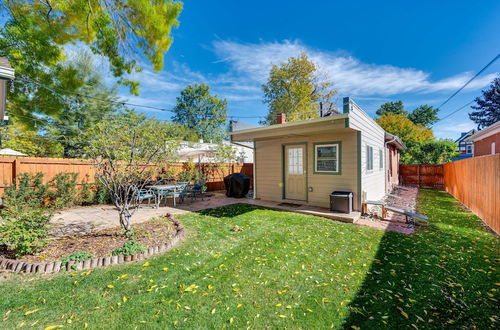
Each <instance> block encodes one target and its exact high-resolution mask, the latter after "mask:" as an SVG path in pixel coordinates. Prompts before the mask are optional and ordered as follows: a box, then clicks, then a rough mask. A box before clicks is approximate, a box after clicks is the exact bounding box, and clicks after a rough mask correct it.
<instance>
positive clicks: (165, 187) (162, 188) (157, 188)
mask: <svg viewBox="0 0 500 330" xmlns="http://www.w3.org/2000/svg"><path fill="white" fill-rule="evenodd" d="M146 188H148V189H151V190H152V191H153V192H154V193H155V194H156V195H157V196H158V198H157V204H156V206H157V207H160V197H161V194H162V192H168V191H172V192H174V193H175V192H177V190H178V189H182V185H178V184H159V185H152V186H146ZM173 197H174V206H175V204H176V203H175V194H174V196H173Z"/></svg>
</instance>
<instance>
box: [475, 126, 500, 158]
mask: <svg viewBox="0 0 500 330" xmlns="http://www.w3.org/2000/svg"><path fill="white" fill-rule="evenodd" d="M467 142H469V143H473V144H474V148H473V157H477V156H484V155H495V154H500V121H497V122H496V123H494V124H493V125H490V126H488V127H486V128H485V129H483V130H481V131H478V132H476V133H475V134H473V135H471V136H469V137H468V138H467Z"/></svg>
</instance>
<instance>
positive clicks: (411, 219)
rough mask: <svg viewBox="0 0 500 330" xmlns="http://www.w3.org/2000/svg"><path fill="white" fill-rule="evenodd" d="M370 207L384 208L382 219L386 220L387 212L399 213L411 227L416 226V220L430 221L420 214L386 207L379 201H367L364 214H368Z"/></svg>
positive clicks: (363, 209) (363, 207) (364, 204)
mask: <svg viewBox="0 0 500 330" xmlns="http://www.w3.org/2000/svg"><path fill="white" fill-rule="evenodd" d="M368 205H378V206H381V207H382V218H383V219H385V218H387V211H391V212H394V213H399V214H401V215H404V216H405V218H406V223H408V224H410V225H415V219H418V220H422V221H429V218H427V217H426V216H423V215H421V214H418V213H413V212H409V211H405V210H401V209H398V208H395V207H392V206H387V205H385V203H384V202H379V201H365V202H364V203H363V205H362V213H363V214H367V213H368Z"/></svg>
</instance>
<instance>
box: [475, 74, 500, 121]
mask: <svg viewBox="0 0 500 330" xmlns="http://www.w3.org/2000/svg"><path fill="white" fill-rule="evenodd" d="M482 93H483V97H482V98H481V97H476V99H475V100H474V101H476V103H477V105H475V106H472V107H471V108H472V109H475V110H477V111H472V112H471V113H469V118H470V120H472V121H473V122H475V123H476V124H477V128H478V129H482V128H485V127H488V126H490V125H492V124H494V123H496V122H497V121H499V120H500V78H495V79H494V80H493V81H492V82H491V85H490V87H489V89H487V90H483V91H482Z"/></svg>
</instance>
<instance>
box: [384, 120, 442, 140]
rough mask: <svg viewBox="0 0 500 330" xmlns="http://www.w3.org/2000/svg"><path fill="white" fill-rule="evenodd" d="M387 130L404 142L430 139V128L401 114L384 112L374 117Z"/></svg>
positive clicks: (431, 136)
mask: <svg viewBox="0 0 500 330" xmlns="http://www.w3.org/2000/svg"><path fill="white" fill-rule="evenodd" d="M376 121H377V123H378V124H379V125H380V126H381V127H382V128H383V129H385V130H386V131H387V132H389V133H391V134H394V135H397V136H398V137H399V138H400V139H401V140H402V141H403V142H404V143H405V144H407V143H413V142H425V141H428V140H432V139H433V138H434V135H433V133H432V130H430V129H428V128H425V127H423V126H421V125H416V124H415V123H413V122H412V121H411V120H410V119H408V118H407V117H406V116H404V115H402V114H385V115H382V116H380V117H379V118H377V119H376Z"/></svg>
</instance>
